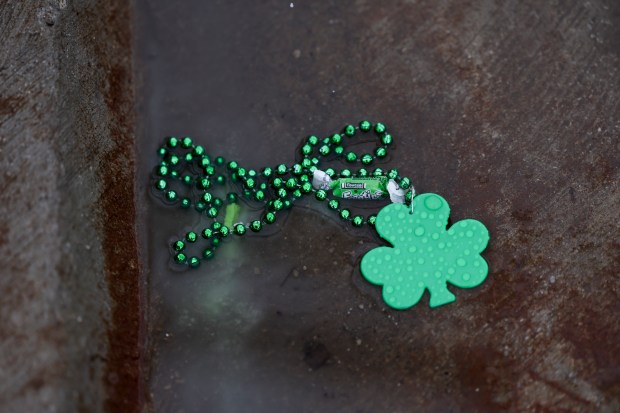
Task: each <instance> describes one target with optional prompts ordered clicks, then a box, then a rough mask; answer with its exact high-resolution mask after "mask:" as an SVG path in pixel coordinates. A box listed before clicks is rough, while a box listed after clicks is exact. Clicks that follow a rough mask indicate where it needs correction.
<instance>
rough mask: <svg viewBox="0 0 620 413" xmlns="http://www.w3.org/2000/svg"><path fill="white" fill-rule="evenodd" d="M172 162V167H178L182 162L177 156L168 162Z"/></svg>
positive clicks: (173, 156) (172, 156)
mask: <svg viewBox="0 0 620 413" xmlns="http://www.w3.org/2000/svg"><path fill="white" fill-rule="evenodd" d="M168 161H169V162H170V165H178V164H179V162H181V160H180V159H179V157H178V156H176V155H171V156H170V159H169V160H168Z"/></svg>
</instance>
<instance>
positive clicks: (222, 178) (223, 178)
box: [215, 175, 226, 185]
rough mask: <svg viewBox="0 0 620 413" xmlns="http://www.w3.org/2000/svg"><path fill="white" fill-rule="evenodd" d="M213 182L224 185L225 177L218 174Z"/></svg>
mask: <svg viewBox="0 0 620 413" xmlns="http://www.w3.org/2000/svg"><path fill="white" fill-rule="evenodd" d="M215 183H216V184H218V185H224V184H225V183H226V177H225V176H224V175H219V176H218V177H217V178H215Z"/></svg>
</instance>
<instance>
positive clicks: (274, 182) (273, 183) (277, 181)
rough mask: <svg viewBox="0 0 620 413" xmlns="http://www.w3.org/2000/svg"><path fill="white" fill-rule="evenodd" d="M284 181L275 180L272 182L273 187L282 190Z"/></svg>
mask: <svg viewBox="0 0 620 413" xmlns="http://www.w3.org/2000/svg"><path fill="white" fill-rule="evenodd" d="M282 183H283V182H282V179H281V178H274V179H273V181H271V186H273V187H274V188H276V189H277V188H280V187H281V186H282Z"/></svg>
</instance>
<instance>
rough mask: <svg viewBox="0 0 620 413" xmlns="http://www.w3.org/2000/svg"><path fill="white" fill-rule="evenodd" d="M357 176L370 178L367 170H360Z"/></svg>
mask: <svg viewBox="0 0 620 413" xmlns="http://www.w3.org/2000/svg"><path fill="white" fill-rule="evenodd" d="M357 176H359V177H362V178H365V177H367V176H368V171H367V170H366V169H364V168H360V169H359V170H358V171H357Z"/></svg>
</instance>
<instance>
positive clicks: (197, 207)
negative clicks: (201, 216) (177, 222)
mask: <svg viewBox="0 0 620 413" xmlns="http://www.w3.org/2000/svg"><path fill="white" fill-rule="evenodd" d="M194 209H195V210H196V211H198V212H202V211H204V210H205V209H207V204H205V203H204V202H200V201H198V202H196V205H194Z"/></svg>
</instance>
